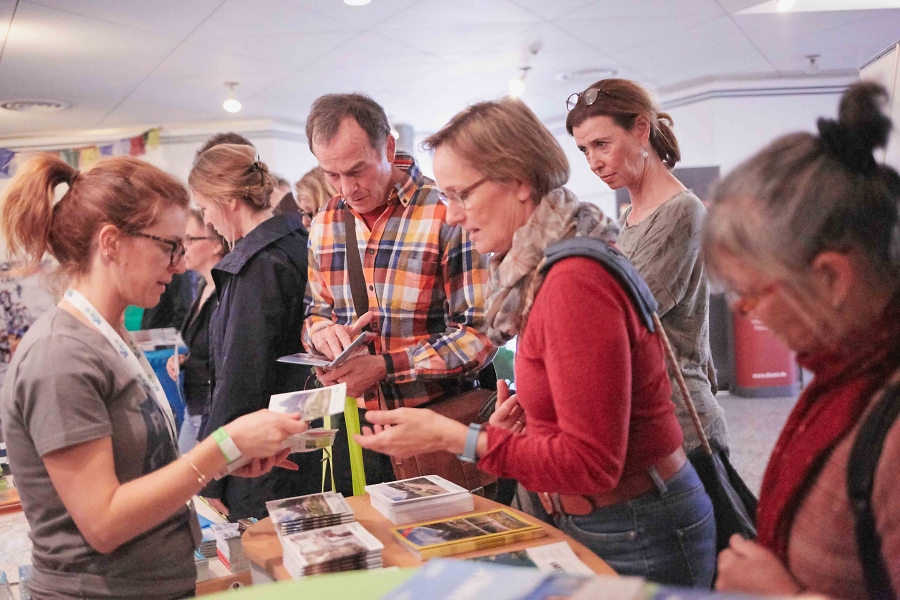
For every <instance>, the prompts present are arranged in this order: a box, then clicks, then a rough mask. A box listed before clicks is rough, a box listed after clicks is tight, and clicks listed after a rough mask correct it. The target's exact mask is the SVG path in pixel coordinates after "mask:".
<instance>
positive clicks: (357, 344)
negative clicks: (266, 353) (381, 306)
mask: <svg viewBox="0 0 900 600" xmlns="http://www.w3.org/2000/svg"><path fill="white" fill-rule="evenodd" d="M376 335H377V334H375V333H373V332H371V331H363V332H362V333H361V334H359V336H357V338H356V339H355V340H353V342H352V343H351V344H350V345H349V346H347V347H346V348H344V351H343V352H341V353H340V354H338V355H337V356H336V357H335V358H334V360H329V359H328V357H327V356H325V355H324V354H306V353H304V352H298V353H297V354H288V355H287V356H282V357H281V358H279V359H278V362H283V363H291V364H295V365H310V366H312V367H321V368H323V369H333V368H334V367H337V366H338V365H341V364H343V363H344V361H346V360H347V359H349V358H351V357H353V356H356V354H357V351H358V350H359V349H360V348H362V347H364V346H365V345H366V344H368V343H369V342H371V341H372V340H374V339H375V336H376Z"/></svg>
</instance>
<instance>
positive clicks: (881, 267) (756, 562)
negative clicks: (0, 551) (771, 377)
mask: <svg viewBox="0 0 900 600" xmlns="http://www.w3.org/2000/svg"><path fill="white" fill-rule="evenodd" d="M885 100H887V94H886V93H885V91H884V89H883V88H882V87H881V86H879V85H877V84H874V83H859V84H856V85H854V86H852V87H850V88H849V89H848V90H847V92H845V93H844V97H843V98H842V99H841V104H840V109H839V113H838V115H839V116H838V120H837V121H833V120H830V119H819V135H814V134H811V133H794V134H791V135H787V136H784V137H782V138H780V139H778V140H776V141H774V142H773V143H772V144H771V145H770V146H769V147H767V148H765V149H764V150H762V151H761V152H760V153H759V154H757V155H756V156H754V157H753V158H751V159H750V160H749V161H747V162H746V163H744V164H743V165H741V166H740V167H738V168H737V169H736V170H735V171H734V172H733V173H731V174H730V175H729V176H728V177H726V178H725V179H724V180H723V181H722V183H721V184H720V185H719V187H718V189H717V191H716V194H715V197H714V199H713V204H712V208H711V209H710V212H709V220H708V222H707V226H706V231H705V233H704V236H705V240H704V243H705V246H706V252H707V257H708V260H707V264H709V265H710V267H711V269H712V272H713V273H714V274H715V275H717V276H718V277H719V278H721V279H722V280H723V283H725V284H726V286H727V287H728V288H729V289H730V290H732V293H733V294H734V296H735V300H734V304H735V306H736V308H737V309H738V310H741V311H743V312H747V313H752V314H753V315H754V316H755V317H757V318H758V319H759V320H761V321H762V322H763V323H765V325H766V326H767V327H769V328H770V329H771V330H772V331H773V332H774V333H775V334H776V335H778V336H779V337H780V338H781V339H782V340H783V341H784V342H785V343H786V344H787V345H788V346H790V347H791V348H792V349H794V350H796V351H797V352H798V353H799V354H798V360H799V362H800V364H801V365H803V367H805V368H806V369H809V370H811V371H812V372H813V373H814V374H815V378H814V379H813V381H812V383H811V384H810V385H809V387H807V388H806V390H804V392H803V394H802V395H801V396H800V399H799V400H798V401H797V405H796V406H795V407H794V410H793V412H792V413H791V415H790V417H788V420H787V423H786V424H785V427H784V430H783V431H782V433H781V437H780V438H779V440H778V442H777V444H776V445H775V450H774V451H773V453H772V456H771V458H770V459H769V465H768V467H767V468H766V473H765V476H764V477H763V484H762V491H761V494H760V498H759V510H758V513H757V525H758V531H759V539H758V543H756V542H750V541H746V540H743V539H741V538H739V537H737V536H736V537H735V538H733V539H732V542H731V548H729V549H726V550H725V551H723V552H722V554H721V555H720V557H719V568H720V569H719V573H720V576H719V579H718V581H717V586H718V587H719V588H720V589H727V590H740V591H747V592H755V593H769V594H779V595H787V594H791V593H798V592H800V591H803V590H808V591H810V592H816V593H821V594H826V595H827V596H829V597H835V598H854V599H859V598H896V597H897V595H896V594H898V593H900V485H898V484H897V464H898V462H900V421H895V422H894V425H893V426H892V427H891V428H890V429H888V433H887V437H886V439H885V443H884V446H883V449H882V451H881V455H880V458H879V459H878V467H877V469H876V470H875V476H874V483H873V487H872V490H871V494H870V498H871V506H872V509H873V510H872V513H873V518H874V526H875V527H874V529H875V532H874V534H871V533H865V532H858V531H857V530H856V526H857V520H856V519H855V518H854V513H853V511H852V510H851V501H850V499H849V494H848V471H850V472H854V471H855V470H856V469H860V468H861V465H860V464H859V463H858V462H855V463H853V467H852V468H850V464H851V461H850V451H851V448H852V447H853V445H854V443H855V442H856V441H857V437H858V436H857V434H858V432H859V430H860V426H861V424H862V421H863V420H864V419H865V418H866V417H867V415H868V414H869V412H870V410H871V409H872V408H873V406H874V405H875V404H876V403H878V402H879V401H880V399H881V398H882V397H883V396H884V392H885V391H887V390H891V391H895V390H896V384H897V382H898V381H900V287H898V283H897V282H898V272H900V219H898V203H900V177H898V175H897V172H896V171H894V170H893V169H892V168H890V167H888V166H880V165H879V164H878V163H877V162H876V161H875V158H874V157H873V150H874V149H875V148H877V147H883V146H884V145H885V144H886V143H887V138H888V132H889V131H890V128H891V121H890V119H888V118H887V117H886V116H884V115H883V114H882V112H881V110H880V106H881V105H882V104H883V102H884V101H885ZM893 402H894V403H896V397H895V399H894V400H893ZM866 439H868V440H869V443H870V444H871V443H872V442H871V439H872V438H871V437H868V438H866ZM857 535H860V538H861V541H862V544H864V546H863V547H865V548H874V554H875V556H872V557H870V558H868V559H867V560H861V559H860V552H859V547H858V541H857ZM879 563H880V565H881V567H882V568H883V572H882V575H883V579H884V580H885V581H884V585H883V586H876V585H872V584H871V583H869V584H867V581H866V578H865V577H864V575H863V567H864V565H865V567H867V568H873V567H876V566H878V565H879ZM876 588H877V589H876ZM891 588H893V589H891Z"/></svg>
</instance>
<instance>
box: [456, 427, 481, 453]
mask: <svg viewBox="0 0 900 600" xmlns="http://www.w3.org/2000/svg"><path fill="white" fill-rule="evenodd" d="M480 433H481V423H471V424H469V431H468V433H466V445H465V446H464V447H463V453H462V454H459V455H457V456H458V457H459V460H462V461H465V462H470V463H474V462H478V456H477V451H478V434H480Z"/></svg>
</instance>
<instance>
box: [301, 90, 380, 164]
mask: <svg viewBox="0 0 900 600" xmlns="http://www.w3.org/2000/svg"><path fill="white" fill-rule="evenodd" d="M347 117H350V118H351V119H353V120H354V121H356V123H357V124H358V125H359V126H360V127H362V130H363V131H365V132H366V136H367V137H368V138H369V143H370V144H372V148H374V149H376V150H381V149H382V148H384V144H385V142H386V141H387V136H389V135H390V134H391V124H390V123H389V122H388V118H387V114H385V112H384V109H383V108H381V105H380V104H378V103H377V102H375V101H374V100H372V98H370V97H369V96H367V95H365V94H360V93H353V94H326V95H324V96H320V97H319V98H318V99H317V100H316V101H315V102H313V105H312V109H311V110H310V111H309V116H308V117H307V118H306V139H307V142H308V143H309V151H310V152H312V150H313V142H315V143H316V144H319V145H327V144H328V143H329V142H331V140H332V139H334V136H335V135H337V132H338V129H339V128H340V126H341V122H342V121H343V120H344V119H346V118H347Z"/></svg>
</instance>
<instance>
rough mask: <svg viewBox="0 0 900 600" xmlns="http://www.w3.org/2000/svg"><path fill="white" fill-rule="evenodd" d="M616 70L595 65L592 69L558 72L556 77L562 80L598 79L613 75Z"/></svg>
mask: <svg viewBox="0 0 900 600" xmlns="http://www.w3.org/2000/svg"><path fill="white" fill-rule="evenodd" d="M617 72H618V71H616V70H615V69H604V68H601V67H595V68H592V69H578V70H577V71H569V72H568V73H560V74H559V75H557V76H556V77H557V79H561V80H563V81H599V80H600V79H608V78H610V77H615V76H616V73H617Z"/></svg>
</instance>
